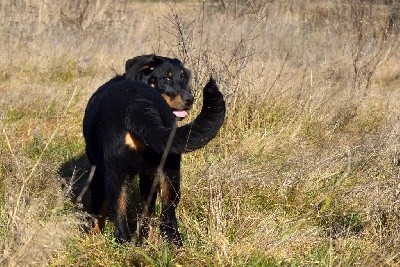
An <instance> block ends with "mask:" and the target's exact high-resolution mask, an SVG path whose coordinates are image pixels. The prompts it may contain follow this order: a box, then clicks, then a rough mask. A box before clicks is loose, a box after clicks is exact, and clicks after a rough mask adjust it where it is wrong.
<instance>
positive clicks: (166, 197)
mask: <svg viewBox="0 0 400 267" xmlns="http://www.w3.org/2000/svg"><path fill="white" fill-rule="evenodd" d="M166 179H167V178H166V177H165V176H164V175H161V177H160V197H161V199H162V200H163V201H171V199H170V197H171V195H170V189H171V187H170V185H169V183H168V181H167V180H166Z"/></svg>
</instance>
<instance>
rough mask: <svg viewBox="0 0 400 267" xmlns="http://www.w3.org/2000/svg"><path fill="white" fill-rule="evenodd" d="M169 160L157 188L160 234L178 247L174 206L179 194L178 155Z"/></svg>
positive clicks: (178, 237)
mask: <svg viewBox="0 0 400 267" xmlns="http://www.w3.org/2000/svg"><path fill="white" fill-rule="evenodd" d="M176 156H178V155H176ZM170 160H171V159H170ZM170 160H167V162H166V166H165V168H164V173H163V175H162V177H161V179H160V187H159V188H160V196H161V204H162V207H161V224H160V230H161V234H162V235H163V236H164V238H165V239H166V240H167V241H168V242H170V243H173V244H174V245H176V246H178V247H180V246H182V245H183V243H182V239H181V236H180V234H179V231H178V223H177V220H176V208H177V207H178V204H179V200H180V196H181V192H180V184H179V183H180V168H179V167H180V166H179V165H180V155H179V160H178V161H175V160H172V164H169V163H170V162H169V161H170Z"/></svg>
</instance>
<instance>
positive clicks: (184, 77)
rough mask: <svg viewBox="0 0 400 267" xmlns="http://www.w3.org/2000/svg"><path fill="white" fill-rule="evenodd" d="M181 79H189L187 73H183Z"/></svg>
mask: <svg viewBox="0 0 400 267" xmlns="http://www.w3.org/2000/svg"><path fill="white" fill-rule="evenodd" d="M181 79H182V80H184V81H186V80H187V75H186V74H185V73H184V72H182V73H181Z"/></svg>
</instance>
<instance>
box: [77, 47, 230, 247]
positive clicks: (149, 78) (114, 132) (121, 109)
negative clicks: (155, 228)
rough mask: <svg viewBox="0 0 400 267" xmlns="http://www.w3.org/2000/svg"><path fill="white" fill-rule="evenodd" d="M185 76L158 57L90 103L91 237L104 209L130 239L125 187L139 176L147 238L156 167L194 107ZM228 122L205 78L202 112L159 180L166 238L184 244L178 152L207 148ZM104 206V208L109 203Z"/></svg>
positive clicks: (133, 62) (131, 68)
mask: <svg viewBox="0 0 400 267" xmlns="http://www.w3.org/2000/svg"><path fill="white" fill-rule="evenodd" d="M189 79H190V73H189V71H188V70H187V69H185V68H184V66H183V65H182V63H181V62H180V61H179V60H178V59H170V58H165V57H159V56H155V55H146V56H139V57H136V58H133V59H130V60H128V61H127V62H126V73H125V74H124V75H122V76H117V77H115V78H113V79H111V80H110V81H109V82H107V83H106V84H104V85H103V86H101V87H100V88H99V89H98V90H97V91H96V92H95V93H94V94H93V96H92V97H91V98H90V100H89V103H88V105H87V108H86V111H85V117H84V120H83V134H84V137H85V141H86V153H87V156H88V158H89V161H90V163H91V164H92V165H95V166H96V170H95V173H94V176H93V180H92V182H91V195H92V211H93V212H94V214H95V215H96V217H97V218H98V224H97V225H96V226H95V231H101V230H102V228H103V227H104V215H105V209H106V207H108V208H109V209H110V211H111V214H112V216H113V219H114V222H115V226H116V229H115V237H116V239H117V240H118V241H119V242H125V241H129V240H130V239H131V232H130V230H129V227H128V222H127V214H126V208H127V188H126V185H127V183H128V181H129V179H130V178H132V177H133V176H135V175H137V174H139V177H140V180H139V187H140V196H141V208H142V212H144V213H145V214H143V220H142V221H141V225H140V228H139V229H138V230H139V240H141V239H142V238H147V237H148V234H149V227H150V225H149V222H150V217H151V215H152V214H153V212H154V209H155V200H156V195H155V194H154V195H153V196H150V199H151V201H150V203H149V205H148V206H147V205H146V200H147V199H148V198H149V195H150V191H151V187H152V184H153V181H154V179H155V178H156V174H157V173H156V172H157V167H158V165H159V164H160V160H161V157H162V154H163V152H164V149H165V147H166V144H167V139H168V137H169V135H170V132H171V129H172V128H173V126H174V124H175V123H176V120H177V118H176V117H184V116H185V115H186V110H189V109H190V108H191V107H192V104H193V100H194V98H193V96H192V94H191V90H190V83H189ZM224 117H225V102H224V100H223V96H222V94H221V93H220V91H219V90H218V87H217V85H216V83H215V81H214V80H213V79H212V78H210V80H209V82H208V83H207V85H206V86H205V87H204V90H203V107H202V110H201V112H200V114H199V115H198V116H197V117H196V119H195V120H194V121H193V122H191V123H189V124H186V125H184V126H181V127H178V128H177V129H176V133H175V136H174V139H173V141H172V145H171V147H170V151H169V154H168V156H167V158H166V161H165V164H164V168H163V175H162V177H161V179H160V182H159V184H158V190H159V193H160V197H161V203H162V208H161V223H160V230H161V233H162V234H163V236H164V238H165V239H166V240H167V241H169V242H172V243H174V244H175V245H177V246H182V240H181V237H180V234H179V232H178V227H177V221H176V215H175V209H176V207H177V205H178V203H179V199H180V185H179V184H180V160H181V154H182V153H184V152H189V151H193V150H196V149H199V148H201V147H203V146H204V145H206V144H207V143H208V142H209V141H210V140H211V139H213V138H214V137H215V135H216V134H217V132H218V130H219V129H220V127H221V125H222V123H223V121H224ZM106 204H107V205H106Z"/></svg>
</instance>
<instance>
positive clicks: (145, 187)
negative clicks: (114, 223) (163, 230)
mask: <svg viewBox="0 0 400 267" xmlns="http://www.w3.org/2000/svg"><path fill="white" fill-rule="evenodd" d="M155 177H156V171H155V169H149V170H148V171H144V172H141V173H139V178H140V180H139V187H140V206H141V212H140V214H139V218H138V224H139V226H138V231H139V240H138V245H140V244H141V243H142V241H143V239H144V238H148V237H149V233H150V226H151V217H152V216H153V214H154V210H155V202H156V198H157V191H153V192H154V193H153V195H152V196H150V193H151V191H152V190H151V188H152V186H153V182H154V179H155Z"/></svg>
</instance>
